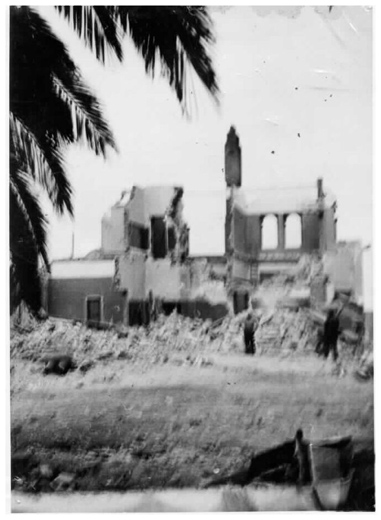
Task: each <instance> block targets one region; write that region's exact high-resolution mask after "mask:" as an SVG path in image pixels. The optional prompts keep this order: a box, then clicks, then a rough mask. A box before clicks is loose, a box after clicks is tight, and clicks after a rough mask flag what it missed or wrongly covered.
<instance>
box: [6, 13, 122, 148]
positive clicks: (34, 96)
mask: <svg viewBox="0 0 381 520" xmlns="http://www.w3.org/2000/svg"><path fill="white" fill-rule="evenodd" d="M10 56H11V67H10V72H11V74H10V80H11V86H12V88H11V92H10V109H11V111H12V112H13V113H15V114H16V116H17V117H18V118H19V119H20V120H21V121H23V123H24V124H25V126H26V127H28V128H29V130H30V132H32V133H33V134H34V135H35V136H38V139H39V141H40V143H41V144H42V143H43V142H44V140H46V139H47V141H48V144H50V142H51V141H52V140H53V141H58V140H59V139H62V141H63V142H65V143H73V142H76V141H77V140H79V139H80V138H81V137H82V136H81V135H75V134H74V125H73V119H72V116H73V114H78V113H79V112H81V117H83V118H85V119H88V120H89V121H90V124H89V125H86V128H87V129H88V131H87V133H88V134H89V133H92V136H91V138H90V137H89V138H87V139H86V141H87V144H88V146H90V147H91V148H92V149H93V150H94V152H95V153H102V154H104V152H105V150H106V147H107V146H111V147H113V148H116V145H115V141H114V139H113V136H112V133H111V131H110V129H109V127H108V125H107V123H106V121H105V120H104V118H103V116H102V112H101V107H100V105H99V103H98V102H97V100H96V98H95V97H94V96H93V95H92V94H91V92H90V90H89V89H88V87H87V86H86V85H85V84H84V82H83V80H82V78H81V75H80V73H79V71H78V69H77V67H76V66H75V64H74V62H73V61H72V60H71V58H70V56H69V54H68V52H67V50H66V48H65V46H64V45H63V44H62V42H61V41H60V40H58V39H57V38H56V37H55V36H54V35H53V33H52V32H51V30H50V28H49V26H48V25H47V24H46V22H45V21H44V20H42V18H41V17H40V16H39V15H38V14H37V13H35V12H34V11H33V10H32V9H30V8H26V7H23V8H19V9H17V8H13V9H11V48H10ZM57 85H59V86H58V87H57ZM63 91H65V95H63ZM68 100H69V102H68ZM73 104H74V105H75V104H77V105H78V106H77V107H74V108H75V110H73V109H72V105H73ZM74 120H75V118H74ZM100 143H101V144H100Z"/></svg>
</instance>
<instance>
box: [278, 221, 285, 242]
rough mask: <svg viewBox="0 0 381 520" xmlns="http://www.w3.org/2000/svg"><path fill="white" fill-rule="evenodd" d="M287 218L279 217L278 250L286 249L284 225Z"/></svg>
mask: <svg viewBox="0 0 381 520" xmlns="http://www.w3.org/2000/svg"><path fill="white" fill-rule="evenodd" d="M284 217H285V216H284V215H277V219H278V249H280V250H283V249H284V248H285V236H284V224H285V218H284Z"/></svg>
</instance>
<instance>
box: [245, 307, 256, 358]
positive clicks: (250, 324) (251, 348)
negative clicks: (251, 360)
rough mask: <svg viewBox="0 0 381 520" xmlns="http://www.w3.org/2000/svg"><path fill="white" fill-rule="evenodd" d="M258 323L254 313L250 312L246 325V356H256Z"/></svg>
mask: <svg viewBox="0 0 381 520" xmlns="http://www.w3.org/2000/svg"><path fill="white" fill-rule="evenodd" d="M257 327H258V322H257V320H256V319H255V317H254V315H253V313H252V312H248V314H247V316H246V319H245V322H244V325H243V337H244V340H245V354H251V355H254V354H255V350H256V349H255V337H254V334H255V331H256V330H257Z"/></svg>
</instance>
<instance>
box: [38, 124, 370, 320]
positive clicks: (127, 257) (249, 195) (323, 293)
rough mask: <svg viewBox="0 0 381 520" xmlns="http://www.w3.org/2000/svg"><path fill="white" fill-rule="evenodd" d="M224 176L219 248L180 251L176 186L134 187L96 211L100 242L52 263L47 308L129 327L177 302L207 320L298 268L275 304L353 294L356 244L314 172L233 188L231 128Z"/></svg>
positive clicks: (235, 163)
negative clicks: (340, 228)
mask: <svg viewBox="0 0 381 520" xmlns="http://www.w3.org/2000/svg"><path fill="white" fill-rule="evenodd" d="M225 182H226V215H225V253H224V254H223V255H216V256H209V257H206V256H204V257H197V256H191V255H190V254H189V232H190V230H189V227H188V225H187V223H186V222H185V220H184V217H183V196H184V191H183V188H181V187H178V186H149V187H139V186H135V187H133V188H132V189H131V190H129V191H124V192H123V193H122V195H121V198H120V199H119V200H118V201H117V202H116V203H115V204H114V205H113V206H112V207H111V208H110V209H109V211H107V213H106V214H105V215H104V217H103V218H102V221H101V248H100V249H98V250H96V251H92V252H91V253H89V254H88V255H87V256H86V257H85V258H83V259H79V260H65V261H64V262H61V263H60V262H58V261H56V262H53V265H52V273H51V276H50V281H49V283H48V298H47V300H48V301H47V307H48V309H47V310H48V313H49V314H51V315H53V316H58V317H63V318H69V319H78V320H80V321H84V322H93V321H95V322H99V323H100V322H105V323H106V324H109V323H122V324H124V325H135V324H148V323H149V322H150V320H151V319H154V318H155V316H156V315H157V313H158V312H162V313H164V314H169V313H171V312H172V311H173V310H175V309H176V310H177V311H178V312H179V313H181V314H183V315H185V316H190V317H201V318H210V319H212V320H216V319H219V318H222V317H223V316H225V315H226V314H227V313H228V312H230V311H231V310H233V311H234V313H235V314H237V313H239V312H241V311H242V310H244V309H247V308H249V307H250V306H251V305H252V304H253V302H254V300H255V298H256V297H259V296H260V297H263V295H265V296H266V297H267V299H269V298H268V296H269V294H267V295H266V292H267V293H268V292H269V290H268V289H266V282H268V281H269V280H270V278H271V277H275V278H276V277H279V276H283V279H284V280H285V279H287V277H289V278H290V279H291V280H294V281H295V279H296V277H299V279H300V273H301V272H302V271H304V274H303V277H302V278H303V283H301V284H299V285H298V287H293V288H292V290H290V291H289V292H288V293H287V295H286V296H285V297H284V298H283V301H282V302H280V304H281V306H282V305H283V306H291V307H294V308H295V307H296V308H298V307H300V306H311V307H313V308H315V309H318V310H319V309H322V308H323V307H324V305H326V304H327V303H329V302H330V301H331V300H332V299H333V298H334V296H335V293H337V292H338V291H341V292H345V294H347V295H352V296H354V297H355V300H356V299H357V300H358V299H359V298H360V296H361V295H360V292H361V286H362V280H361V255H360V254H359V249H358V247H357V246H355V245H353V244H352V246H353V247H352V246H351V247H349V246H348V245H347V244H345V243H344V244H343V243H341V242H340V243H337V241H336V222H337V219H336V208H337V203H336V199H335V197H334V196H333V195H332V194H331V193H329V191H328V190H326V188H325V187H324V186H323V180H322V179H317V182H316V184H315V186H306V187H303V186H298V187H296V188H293V187H286V188H282V189H280V188H277V189H266V190H263V189H262V190H261V189H255V190H249V189H247V188H244V187H242V168H241V146H240V142H239V137H238V135H237V133H236V131H235V129H234V127H231V128H230V131H229V133H228V135H227V140H226V144H225ZM271 229H272V231H273V233H272V235H271ZM290 229H291V231H292V232H291V233H290ZM274 238H275V240H274ZM343 265H345V266H346V268H345V269H343V268H342V266H343ZM298 273H299V274H298ZM280 284H281V285H282V284H283V281H281V282H280ZM274 294H275V297H274V298H273V300H274V302H275V303H277V302H276V301H275V300H276V299H277V297H276V291H275V292H274ZM270 296H271V295H270ZM271 298H272V296H271Z"/></svg>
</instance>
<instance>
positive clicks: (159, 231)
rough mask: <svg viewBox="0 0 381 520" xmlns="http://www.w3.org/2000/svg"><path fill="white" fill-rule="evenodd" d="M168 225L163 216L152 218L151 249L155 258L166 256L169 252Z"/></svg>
mask: <svg viewBox="0 0 381 520" xmlns="http://www.w3.org/2000/svg"><path fill="white" fill-rule="evenodd" d="M166 235H167V227H166V225H165V221H164V218H163V217H152V218H151V249H152V256H153V257H154V258H165V256H166V254H167V237H166Z"/></svg>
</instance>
